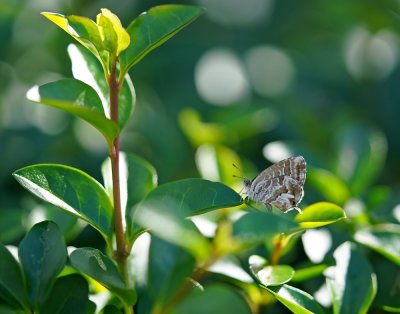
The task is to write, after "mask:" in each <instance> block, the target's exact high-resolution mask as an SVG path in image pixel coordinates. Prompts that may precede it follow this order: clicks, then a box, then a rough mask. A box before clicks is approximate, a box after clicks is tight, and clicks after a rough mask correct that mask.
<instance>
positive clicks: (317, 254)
mask: <svg viewBox="0 0 400 314" xmlns="http://www.w3.org/2000/svg"><path fill="white" fill-rule="evenodd" d="M301 239H302V241H303V247H304V251H305V252H306V254H307V256H308V258H309V259H310V261H311V262H313V263H314V264H318V263H321V262H322V261H323V260H324V257H325V255H326V253H328V251H329V249H330V248H331V247H332V237H331V234H330V233H329V231H327V230H324V229H310V230H307V231H306V232H305V233H304V234H303V235H302V237H301Z"/></svg>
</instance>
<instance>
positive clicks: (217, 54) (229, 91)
mask: <svg viewBox="0 0 400 314" xmlns="http://www.w3.org/2000/svg"><path fill="white" fill-rule="evenodd" d="M195 84H196V88H197V92H198V93H199V95H200V96H201V97H202V98H203V99H204V100H205V101H207V102H209V103H211V104H214V105H221V106H224V105H225V106H226V105H230V104H232V103H234V102H237V101H239V100H241V99H242V98H244V97H245V96H246V95H247V93H248V90H249V86H248V82H247V79H246V75H245V72H244V69H243V66H242V63H241V62H240V60H239V59H238V58H237V57H236V56H235V55H234V54H233V52H232V51H230V50H228V49H224V48H216V49H213V50H211V51H208V52H207V53H205V54H204V55H203V56H202V57H201V58H200V60H199V62H198V63H197V65H196V69H195Z"/></svg>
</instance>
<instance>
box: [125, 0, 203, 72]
mask: <svg viewBox="0 0 400 314" xmlns="http://www.w3.org/2000/svg"><path fill="white" fill-rule="evenodd" d="M203 11H204V9H203V8H201V7H196V6H189V5H160V6H156V7H153V8H151V9H150V10H149V11H147V12H145V13H142V14H141V15H140V16H139V17H138V18H136V19H135V20H133V21H132V23H131V24H130V25H129V26H128V28H127V32H128V33H129V35H130V38H131V44H130V45H129V47H128V48H127V49H126V50H125V51H123V52H122V53H121V56H120V60H121V71H122V72H123V73H126V72H127V71H128V70H129V68H131V67H132V66H134V65H135V64H136V63H138V62H139V61H140V60H141V59H143V58H144V57H145V56H146V55H147V54H148V53H149V52H150V51H152V50H153V49H155V48H157V47H158V46H160V45H162V44H163V43H164V42H166V41H167V40H168V39H170V38H171V37H172V36H173V35H175V34H176V33H177V32H179V31H180V30H181V29H183V28H184V27H185V26H187V25H189V24H190V23H191V22H193V21H194V20H195V19H196V18H197V17H198V16H199V15H200V14H202V13H203Z"/></svg>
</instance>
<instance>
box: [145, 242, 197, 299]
mask: <svg viewBox="0 0 400 314" xmlns="http://www.w3.org/2000/svg"><path fill="white" fill-rule="evenodd" d="M194 268H195V259H194V258H193V256H191V255H190V254H189V253H187V252H186V251H185V250H183V249H182V248H180V247H178V246H175V245H173V244H170V243H168V242H165V241H163V240H161V239H159V238H158V237H154V236H153V237H152V238H151V244H150V252H149V264H148V278H147V280H148V282H147V285H148V289H149V294H150V296H151V298H152V299H153V300H154V302H155V303H157V304H158V305H159V306H160V307H163V305H164V304H165V302H166V301H167V300H168V299H169V298H171V297H172V296H174V295H175V294H176V292H177V291H178V289H180V288H181V286H182V285H184V284H185V283H186V282H187V281H188V280H189V279H188V278H190V275H191V273H192V272H193V270H194Z"/></svg>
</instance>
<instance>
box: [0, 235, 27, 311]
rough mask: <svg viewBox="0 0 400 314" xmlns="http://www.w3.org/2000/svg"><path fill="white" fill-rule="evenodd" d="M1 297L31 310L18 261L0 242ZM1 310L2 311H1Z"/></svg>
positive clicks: (17, 306)
mask: <svg viewBox="0 0 400 314" xmlns="http://www.w3.org/2000/svg"><path fill="white" fill-rule="evenodd" d="M0 297H1V298H2V299H3V300H6V301H7V302H8V303H9V304H10V305H13V306H15V307H16V308H20V309H25V310H27V311H29V310H28V309H29V301H28V300H29V298H28V295H27V293H26V287H25V283H24V277H23V275H22V272H21V269H20V267H19V265H18V262H17V261H16V260H15V259H14V257H13V256H12V254H11V253H10V252H9V251H8V250H7V248H6V247H5V246H4V245H3V244H1V243H0ZM0 312H1V311H0Z"/></svg>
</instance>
